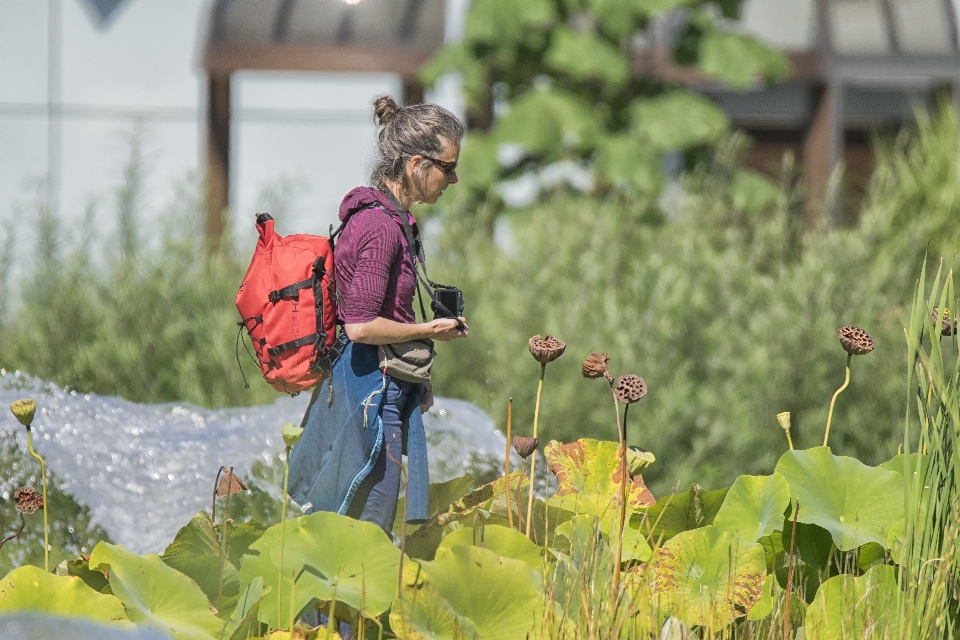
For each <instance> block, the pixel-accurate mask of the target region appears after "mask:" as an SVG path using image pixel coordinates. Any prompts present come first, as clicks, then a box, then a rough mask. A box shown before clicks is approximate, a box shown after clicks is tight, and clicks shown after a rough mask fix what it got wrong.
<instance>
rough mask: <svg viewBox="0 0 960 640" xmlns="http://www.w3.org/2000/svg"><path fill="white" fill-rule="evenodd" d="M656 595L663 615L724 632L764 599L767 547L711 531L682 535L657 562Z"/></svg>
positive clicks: (660, 552) (659, 554)
mask: <svg viewBox="0 0 960 640" xmlns="http://www.w3.org/2000/svg"><path fill="white" fill-rule="evenodd" d="M653 573H654V592H655V594H656V597H657V599H658V600H659V604H660V606H661V607H662V608H663V609H664V611H665V612H667V613H670V614H671V615H675V616H677V617H678V618H679V619H680V620H682V621H683V622H685V623H687V624H689V625H704V626H707V627H708V628H712V629H720V628H722V627H724V626H726V625H727V624H728V623H730V622H731V621H732V620H733V619H734V618H735V617H737V616H741V615H744V614H747V613H749V612H750V609H752V608H753V605H754V604H755V603H756V602H757V600H758V599H759V598H760V596H761V592H762V586H763V581H764V577H765V575H766V562H765V560H764V553H763V547H762V546H760V545H759V544H756V543H753V542H746V541H744V540H742V539H741V538H738V537H737V536H736V535H734V534H732V533H729V532H726V531H721V530H720V529H717V528H716V527H713V526H708V527H703V528H700V529H694V530H693V531H684V532H681V533H679V534H677V535H676V536H674V537H673V538H671V539H670V540H669V541H668V542H667V543H666V544H664V545H663V546H662V547H660V548H659V549H658V550H657V552H656V554H655V556H654V560H653Z"/></svg>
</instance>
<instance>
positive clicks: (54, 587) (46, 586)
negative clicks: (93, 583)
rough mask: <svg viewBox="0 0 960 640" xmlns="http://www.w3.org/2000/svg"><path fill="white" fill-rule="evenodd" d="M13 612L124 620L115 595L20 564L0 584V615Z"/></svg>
mask: <svg viewBox="0 0 960 640" xmlns="http://www.w3.org/2000/svg"><path fill="white" fill-rule="evenodd" d="M14 611H17V612H20V611H24V612H26V611H37V612H42V613H52V614H59V615H75V616H83V617H84V618H90V619H91V620H100V621H110V620H126V619H127V614H126V613H125V612H124V610H123V605H122V604H121V603H120V601H119V600H117V598H116V597H115V596H112V595H107V594H103V593H97V592H96V591H94V590H93V589H91V588H90V587H88V586H87V585H86V583H84V581H83V580H81V579H80V578H77V577H70V576H58V575H54V574H52V573H47V572H46V571H44V570H43V569H40V568H39V567H35V566H33V565H29V564H28V565H24V566H22V567H18V568H16V569H14V570H13V571H11V572H10V573H8V574H7V575H6V576H4V578H3V580H2V581H0V616H3V615H4V614H9V613H12V612H14Z"/></svg>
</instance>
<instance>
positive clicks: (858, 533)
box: [776, 447, 903, 551]
mask: <svg viewBox="0 0 960 640" xmlns="http://www.w3.org/2000/svg"><path fill="white" fill-rule="evenodd" d="M776 470H777V471H778V472H779V473H781V474H783V477H784V478H786V479H787V483H789V485H790V495H791V497H792V498H796V499H799V500H800V512H799V515H798V517H797V520H798V522H806V523H811V524H817V525H820V526H821V527H823V528H824V529H826V530H827V531H829V532H830V534H831V535H832V536H833V542H834V544H835V545H837V548H838V549H840V550H841V551H850V550H851V549H855V548H857V547H859V546H861V545H864V544H866V543H868V542H877V543H879V544H886V540H887V534H888V533H889V531H890V528H891V527H892V526H893V525H894V523H896V522H897V520H899V519H901V518H903V478H902V477H901V476H900V475H899V474H897V473H896V472H893V471H888V470H886V469H879V468H876V467H868V466H867V465H865V464H863V463H862V462H860V461H859V460H857V459H855V458H849V457H846V456H835V455H833V454H832V453H831V452H830V449H828V448H827V447H816V448H814V449H807V450H806V451H798V450H791V451H788V452H787V453H785V454H784V455H783V457H781V458H780V461H779V462H778V463H777V468H776Z"/></svg>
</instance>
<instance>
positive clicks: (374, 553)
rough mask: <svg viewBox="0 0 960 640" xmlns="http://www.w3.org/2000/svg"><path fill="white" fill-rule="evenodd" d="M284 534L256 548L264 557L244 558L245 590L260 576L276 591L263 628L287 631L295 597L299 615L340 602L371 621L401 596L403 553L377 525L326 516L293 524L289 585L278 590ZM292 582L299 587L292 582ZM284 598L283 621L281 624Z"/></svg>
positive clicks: (288, 539) (264, 609) (266, 603)
mask: <svg viewBox="0 0 960 640" xmlns="http://www.w3.org/2000/svg"><path fill="white" fill-rule="evenodd" d="M280 528H281V526H280V525H274V526H272V527H270V528H269V529H267V531H266V533H264V534H263V536H262V537H261V538H260V539H259V540H257V541H256V542H254V543H253V544H252V545H250V549H251V550H252V551H256V552H258V553H259V554H260V555H258V556H253V555H247V556H244V558H243V563H242V564H241V567H240V584H241V589H246V588H247V586H248V585H249V584H250V583H251V582H252V581H253V579H254V578H255V577H256V576H258V575H259V576H262V577H263V580H264V584H265V585H267V586H269V587H270V588H271V591H270V592H269V593H267V595H266V596H265V597H264V599H263V605H262V606H261V609H260V620H261V621H262V622H266V623H268V624H270V625H271V626H274V627H280V626H286V623H287V620H286V616H287V615H288V612H289V611H290V601H289V597H290V592H291V591H293V593H294V602H293V605H294V606H293V608H294V612H295V613H299V612H300V611H301V610H302V609H303V608H304V607H305V606H306V605H307V604H308V603H309V602H310V601H311V600H313V599H318V600H321V601H324V602H327V601H331V600H337V601H339V602H343V603H345V604H347V605H349V606H351V607H353V608H355V609H357V610H359V611H363V612H364V614H365V615H367V616H370V617H374V616H378V615H380V614H381V613H383V612H384V611H386V610H387V609H388V608H389V607H390V603H391V602H393V598H394V596H395V595H396V587H397V572H398V570H399V566H400V550H399V549H397V548H396V547H395V546H393V544H392V543H391V541H390V539H389V538H387V537H386V536H384V535H383V531H382V530H381V529H380V528H379V527H378V526H377V525H375V524H372V523H369V522H361V521H359V520H353V519H352V518H348V517H346V516H341V515H338V514H336V513H329V512H324V511H321V512H317V513H313V514H311V515H308V516H302V517H300V518H295V519H293V520H288V521H287V522H286V533H285V550H284V558H283V573H284V575H283V583H282V585H280V586H278V584H277V577H278V565H279V560H280V537H281V534H280ZM292 576H295V585H292V584H291V582H290V581H291V579H292ZM278 597H279V598H280V599H281V603H280V611H281V616H283V619H281V620H277V598H278ZM284 600H285V601H284Z"/></svg>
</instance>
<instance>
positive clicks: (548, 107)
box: [492, 87, 601, 160]
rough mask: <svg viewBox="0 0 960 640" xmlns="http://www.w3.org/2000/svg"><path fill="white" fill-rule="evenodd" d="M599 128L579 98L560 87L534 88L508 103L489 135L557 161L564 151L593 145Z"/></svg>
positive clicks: (594, 116)
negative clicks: (508, 108)
mask: <svg viewBox="0 0 960 640" xmlns="http://www.w3.org/2000/svg"><path fill="white" fill-rule="evenodd" d="M600 131H601V127H600V123H599V121H598V119H597V117H596V115H595V114H594V113H593V110H592V109H591V107H590V105H589V104H587V103H586V102H585V101H583V100H582V99H581V98H579V97H578V96H575V95H573V94H571V93H567V92H565V91H561V90H559V89H552V88H549V87H535V88H533V89H530V90H528V91H527V92H525V93H524V94H523V95H522V96H521V97H519V98H518V99H517V100H515V101H514V102H513V103H511V105H510V110H509V111H507V113H505V114H504V115H503V116H502V117H500V119H498V120H497V122H496V124H495V125H494V128H493V134H492V135H493V136H494V138H495V139H496V140H497V141H498V142H499V143H500V144H505V143H511V144H518V145H521V146H522V147H523V149H524V151H525V152H526V153H527V154H529V155H533V156H539V157H542V158H543V159H546V160H557V159H560V155H561V152H562V151H564V150H577V149H584V148H589V147H590V146H592V145H593V144H594V142H595V141H596V140H598V139H599V137H600Z"/></svg>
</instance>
